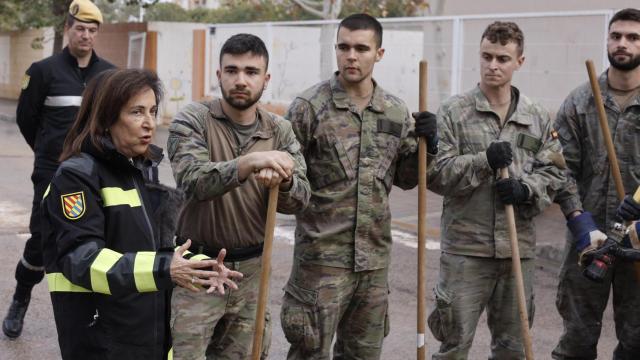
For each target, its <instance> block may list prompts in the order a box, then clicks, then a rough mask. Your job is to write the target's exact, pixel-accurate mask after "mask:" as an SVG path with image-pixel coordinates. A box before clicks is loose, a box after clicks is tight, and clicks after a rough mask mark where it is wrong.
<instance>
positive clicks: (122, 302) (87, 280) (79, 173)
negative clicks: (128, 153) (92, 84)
mask: <svg viewBox="0 0 640 360" xmlns="http://www.w3.org/2000/svg"><path fill="white" fill-rule="evenodd" d="M102 144H103V147H104V150H103V151H98V150H97V149H96V148H95V147H94V146H92V145H90V144H89V142H87V143H86V144H85V146H84V147H83V152H82V153H81V154H79V155H76V156H73V157H72V158H70V159H68V160H66V161H64V162H63V163H62V164H61V165H60V167H59V168H58V170H57V172H56V175H55V176H54V178H53V179H52V181H51V185H50V187H49V189H48V190H47V192H46V193H45V196H44V198H43V202H42V212H43V221H42V225H43V246H44V261H45V267H46V272H47V280H48V284H49V290H50V292H51V299H52V303H53V308H54V315H55V320H56V327H57V329H58V339H59V343H60V348H61V352H62V356H63V358H65V359H80V358H82V359H116V358H117V359H118V360H124V359H164V358H167V356H169V357H170V356H171V355H170V354H169V351H170V348H171V346H170V343H171V340H170V339H171V337H170V331H169V325H168V321H169V320H168V319H169V311H170V306H169V298H170V291H168V290H170V289H171V288H172V287H173V283H172V281H171V276H170V263H171V260H172V256H173V248H172V247H171V244H170V243H166V241H164V242H165V243H164V244H161V242H163V241H162V240H161V239H160V236H158V235H159V234H158V232H161V230H162V227H159V228H158V227H156V224H155V222H156V220H154V214H156V213H157V212H158V211H162V209H159V208H164V209H166V206H167V205H166V204H164V205H163V204H158V203H157V201H155V202H156V204H154V201H152V198H151V196H152V195H151V191H150V190H149V189H148V188H147V186H146V182H147V181H145V179H146V178H148V176H146V174H148V173H150V172H151V169H152V168H153V167H154V166H157V163H158V162H159V160H160V159H161V158H162V152H161V150H160V149H159V148H157V147H154V146H152V148H151V149H150V150H151V151H150V152H151V153H153V154H154V156H150V157H151V158H152V160H149V159H146V160H144V161H143V160H138V161H130V160H129V159H127V158H125V157H124V156H123V155H121V154H120V153H118V152H117V151H116V150H115V148H114V147H113V144H112V143H111V142H110V140H107V139H104V140H103V141H102ZM154 205H155V206H154ZM159 230H160V231H159Z"/></svg>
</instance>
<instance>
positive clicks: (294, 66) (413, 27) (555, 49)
mask: <svg viewBox="0 0 640 360" xmlns="http://www.w3.org/2000/svg"><path fill="white" fill-rule="evenodd" d="M613 14H614V10H596V11H579V12H575V11H574V12H553V13H549V12H541V13H518V14H490V15H468V16H445V17H414V18H395V19H382V20H381V22H382V23H383V27H384V36H383V47H384V48H385V49H386V52H385V55H384V58H383V59H382V61H381V62H380V63H378V64H377V65H376V68H375V71H374V77H375V78H376V80H377V81H378V82H379V84H380V85H381V86H382V87H383V88H385V89H386V90H388V91H390V92H391V93H393V94H396V95H398V96H400V97H401V98H402V99H404V100H405V101H406V102H407V104H408V105H409V107H410V108H411V109H412V110H413V109H417V105H418V91H417V89H418V76H417V71H418V62H419V60H420V59H422V58H425V59H427V61H428V62H429V101H428V104H429V109H430V110H432V111H435V110H436V109H437V107H438V106H439V104H440V103H441V102H442V101H443V100H444V99H446V98H447V97H449V96H451V95H453V94H457V93H460V92H464V91H466V90H468V89H470V88H471V87H473V86H475V85H476V84H477V82H478V81H479V71H478V66H479V54H478V51H479V44H480V36H481V34H482V32H483V30H484V28H485V27H486V26H487V25H488V24H490V23H491V22H493V21H496V20H501V21H514V22H516V23H517V24H518V25H519V26H520V27H521V29H522V30H523V32H524V35H525V47H524V55H525V63H524V65H523V67H522V68H521V69H520V70H519V71H518V72H517V73H516V75H515V77H514V84H515V85H516V86H517V87H518V88H520V89H521V90H522V91H523V92H524V93H525V94H527V95H528V96H529V97H531V98H534V99H536V100H538V101H540V102H541V103H542V104H543V105H545V106H546V107H547V108H548V109H549V110H551V111H556V110H557V109H558V107H559V105H560V104H561V102H562V100H563V99H564V98H565V97H566V96H567V94H568V93H569V92H570V91H571V89H573V88H574V87H576V86H577V85H579V84H580V83H582V82H584V81H586V80H587V74H586V70H585V65H584V61H585V60H586V59H592V60H594V62H595V64H596V68H598V69H600V70H604V69H605V68H606V67H607V66H608V62H607V56H606V36H607V27H608V22H609V19H610V18H611V16H612V15H613ZM338 22H339V21H299V22H277V23H276V22H274V23H247V24H219V25H212V26H211V28H210V31H209V35H208V36H209V39H208V40H209V41H208V51H207V54H208V55H207V57H208V59H207V64H209V66H206V68H207V71H208V73H207V84H206V86H207V92H208V94H209V95H218V94H219V89H218V85H217V80H216V77H215V69H217V68H218V54H219V51H220V47H221V45H222V44H223V43H224V41H225V40H226V39H228V38H229V37H230V36H231V35H233V34H236V33H240V32H246V33H252V34H255V35H257V36H259V37H261V38H262V39H263V40H264V41H265V43H266V44H267V47H268V48H269V53H270V65H269V68H270V71H271V74H272V80H271V84H270V86H269V88H268V90H267V91H266V92H265V94H264V97H263V99H264V100H266V101H274V102H283V103H288V102H289V101H291V100H292V99H293V97H294V96H295V94H297V93H299V92H301V91H302V90H304V89H306V88H307V87H309V86H311V85H313V84H315V83H317V82H318V81H321V80H324V79H326V78H327V76H328V75H327V70H332V69H335V68H336V66H335V54H334V51H333V44H334V42H335V31H336V28H337V25H338ZM323 27H324V29H325V31H330V32H331V36H330V37H326V36H325V37H323V36H322V35H321V34H322V29H323ZM327 29H328V30H327ZM322 39H327V40H325V41H323V40H322ZM323 54H324V56H322V55H323ZM327 55H328V56H327ZM322 69H325V70H324V71H323V70H322Z"/></svg>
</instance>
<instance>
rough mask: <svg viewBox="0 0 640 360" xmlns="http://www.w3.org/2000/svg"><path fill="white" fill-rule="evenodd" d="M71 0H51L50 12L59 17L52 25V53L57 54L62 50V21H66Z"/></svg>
mask: <svg viewBox="0 0 640 360" xmlns="http://www.w3.org/2000/svg"><path fill="white" fill-rule="evenodd" d="M70 4H71V0H53V1H51V12H52V13H53V15H55V17H56V18H59V19H60V21H58V23H57V24H55V25H54V36H53V54H54V55H55V54H57V53H59V52H60V51H62V42H63V39H64V23H65V21H66V14H67V9H68V8H69V5H70Z"/></svg>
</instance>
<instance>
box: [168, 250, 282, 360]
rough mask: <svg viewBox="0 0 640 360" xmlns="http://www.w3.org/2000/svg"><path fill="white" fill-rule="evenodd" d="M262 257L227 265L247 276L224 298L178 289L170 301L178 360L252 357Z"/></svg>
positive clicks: (265, 346)
mask: <svg viewBox="0 0 640 360" xmlns="http://www.w3.org/2000/svg"><path fill="white" fill-rule="evenodd" d="M261 262H262V258H261V257H257V258H253V259H249V260H244V261H236V262H225V265H226V266H227V267H228V268H230V269H233V270H236V271H239V272H241V273H242V274H244V278H243V279H242V280H240V281H238V282H237V284H238V290H229V289H227V291H226V293H225V295H224V296H219V295H211V294H206V293H205V292H204V291H200V292H197V293H194V292H191V291H188V290H185V289H183V288H181V287H177V288H175V289H174V290H173V297H172V299H171V331H172V336H173V358H174V359H175V360H183V359H188V360H201V359H205V358H206V359H216V360H241V359H248V358H250V356H251V347H252V343H253V333H254V329H255V317H256V309H257V307H258V291H259V288H260V271H261V270H260V269H261V268H262V266H261ZM270 323H271V321H270V315H269V309H268V308H267V314H266V319H265V329H264V338H263V343H262V344H263V348H262V359H266V358H267V354H268V349H269V345H270V343H271V326H270Z"/></svg>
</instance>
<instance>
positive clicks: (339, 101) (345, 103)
mask: <svg viewBox="0 0 640 360" xmlns="http://www.w3.org/2000/svg"><path fill="white" fill-rule="evenodd" d="M339 75H340V72H339V71H336V72H335V73H334V74H333V77H332V78H331V80H330V83H331V97H332V98H333V103H334V104H335V106H336V108H338V109H347V110H348V109H349V108H350V106H351V99H349V95H347V92H346V91H345V90H344V87H343V86H342V84H341V83H340V80H338V76H339ZM371 81H373V96H371V101H370V102H369V106H368V107H369V108H370V109H371V110H372V111H374V112H377V113H384V109H385V106H384V92H383V90H382V89H381V88H380V87H379V86H378V83H377V82H376V81H375V80H374V79H371Z"/></svg>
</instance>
